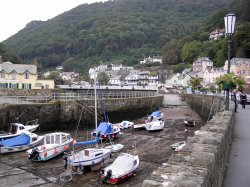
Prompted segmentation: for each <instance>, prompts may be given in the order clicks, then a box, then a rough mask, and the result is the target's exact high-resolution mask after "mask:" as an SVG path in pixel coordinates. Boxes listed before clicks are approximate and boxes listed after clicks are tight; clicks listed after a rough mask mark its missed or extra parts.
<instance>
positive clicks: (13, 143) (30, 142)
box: [0, 133, 44, 154]
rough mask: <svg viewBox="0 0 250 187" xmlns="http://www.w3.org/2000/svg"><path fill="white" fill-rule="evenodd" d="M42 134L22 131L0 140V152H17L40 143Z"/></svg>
mask: <svg viewBox="0 0 250 187" xmlns="http://www.w3.org/2000/svg"><path fill="white" fill-rule="evenodd" d="M43 138H44V136H38V135H37V134H34V133H22V134H20V135H18V136H15V137H13V138H9V139H6V140H1V141H0V154H4V153H11V152H18V151H24V150H27V149H30V148H32V147H35V146H37V145H39V144H40V143H41V141H42V140H43Z"/></svg>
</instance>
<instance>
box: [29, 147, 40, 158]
mask: <svg viewBox="0 0 250 187" xmlns="http://www.w3.org/2000/svg"><path fill="white" fill-rule="evenodd" d="M38 157H39V152H38V151H37V149H32V152H31V153H30V154H29V159H30V160H38Z"/></svg>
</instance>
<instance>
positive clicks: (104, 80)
mask: <svg viewBox="0 0 250 187" xmlns="http://www.w3.org/2000/svg"><path fill="white" fill-rule="evenodd" d="M97 81H98V83H99V84H100V85H107V84H108V82H109V76H108V74H107V73H105V72H99V73H98V75H97Z"/></svg>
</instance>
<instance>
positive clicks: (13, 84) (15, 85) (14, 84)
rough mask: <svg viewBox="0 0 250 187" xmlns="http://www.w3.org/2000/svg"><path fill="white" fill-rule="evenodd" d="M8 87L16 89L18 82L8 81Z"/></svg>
mask: <svg viewBox="0 0 250 187" xmlns="http://www.w3.org/2000/svg"><path fill="white" fill-rule="evenodd" d="M10 88H13V89H18V83H12V84H11V83H10Z"/></svg>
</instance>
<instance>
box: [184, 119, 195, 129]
mask: <svg viewBox="0 0 250 187" xmlns="http://www.w3.org/2000/svg"><path fill="white" fill-rule="evenodd" d="M183 123H184V124H186V125H187V126H192V127H194V126H195V122H194V120H193V119H191V118H187V119H185V120H184V121H183Z"/></svg>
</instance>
